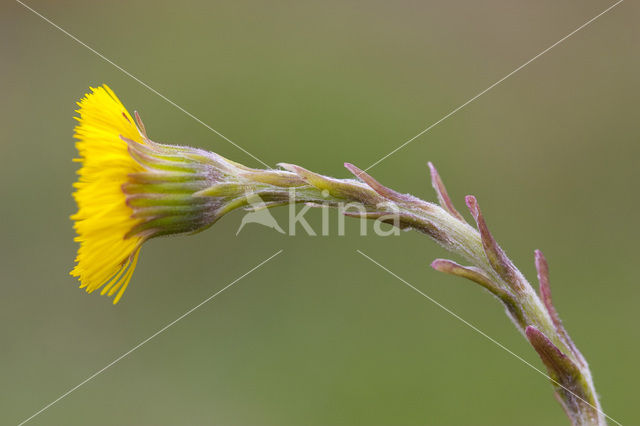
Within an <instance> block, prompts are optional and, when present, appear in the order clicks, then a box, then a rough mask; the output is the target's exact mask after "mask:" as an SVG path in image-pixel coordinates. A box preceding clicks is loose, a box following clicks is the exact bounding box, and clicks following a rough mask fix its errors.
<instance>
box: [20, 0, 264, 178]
mask: <svg viewBox="0 0 640 426" xmlns="http://www.w3.org/2000/svg"><path fill="white" fill-rule="evenodd" d="M16 2H18V3H20V4H21V5H22V6H24V7H25V8H26V9H28V10H30V11H31V12H33V13H34V14H36V15H37V16H39V17H40V18H42V19H43V20H44V21H46V22H48V23H49V24H51V25H52V26H53V27H55V28H56V29H58V30H60V31H61V32H63V33H64V34H66V35H67V36H69V37H70V38H71V39H73V40H74V41H76V42H77V43H79V44H80V45H82V46H84V47H86V48H87V49H89V50H90V51H91V52H93V53H95V54H96V55H98V56H99V57H100V58H102V59H103V60H104V61H106V62H108V63H110V64H111V65H113V66H114V67H116V68H117V69H119V70H120V71H122V72H123V73H124V74H126V75H127V76H129V77H131V78H132V79H134V80H135V81H137V82H138V83H140V84H141V85H142V86H144V87H145V88H147V89H148V90H149V91H151V92H153V93H155V94H156V95H158V96H160V97H161V98H162V99H164V100H165V101H167V102H168V103H169V104H171V105H172V106H174V107H176V108H177V109H179V110H180V111H182V112H183V113H185V114H186V115H188V116H189V117H191V118H193V119H194V120H195V121H197V122H198V123H200V124H202V125H203V126H204V127H206V128H207V129H209V130H211V131H212V132H213V133H215V134H216V135H218V136H220V137H221V138H222V139H224V140H225V141H227V142H229V143H230V144H231V145H233V146H235V147H236V148H238V149H239V150H240V151H242V152H244V153H245V154H247V155H248V156H250V157H251V158H253V159H254V160H256V161H258V162H259V163H261V164H262V165H263V166H265V167H266V168H270V167H269V165H268V164H267V163H265V162H264V161H262V160H261V159H259V158H258V157H256V156H255V155H253V154H252V153H250V152H249V151H247V150H246V149H244V148H243V147H241V146H240V145H238V144H237V143H235V142H234V141H232V140H231V139H229V138H228V137H226V136H225V135H223V134H222V133H220V132H219V131H217V130H216V129H214V128H213V127H211V126H209V125H208V124H207V123H205V122H204V121H202V120H200V119H199V118H198V117H196V116H195V115H193V114H191V113H190V112H189V111H187V110H186V109H184V108H182V107H181V106H180V105H178V104H176V103H175V102H173V101H172V100H171V99H169V98H167V97H166V96H165V95H163V94H162V93H160V92H158V91H157V90H156V89H154V88H153V87H151V86H149V85H148V84H147V83H145V82H144V81H142V80H140V79H139V78H138V77H136V76H135V75H133V74H131V73H130V72H129V71H127V70H125V69H124V68H122V67H121V66H120V65H118V64H116V63H115V62H113V61H112V60H111V59H109V58H107V57H106V56H104V55H103V54H102V53H100V52H98V51H97V50H95V49H94V48H93V47H91V46H89V45H88V44H86V43H84V42H83V41H82V40H80V39H79V38H78V37H76V36H74V35H73V34H71V33H70V32H68V31H67V30H65V29H64V28H62V27H60V26H59V25H57V24H55V23H54V22H53V21H51V20H50V19H49V18H47V17H46V16H44V15H42V14H41V13H40V12H38V11H37V10H35V9H33V8H31V7H30V6H28V5H26V4H25V3H23V2H22V1H20V0H16Z"/></svg>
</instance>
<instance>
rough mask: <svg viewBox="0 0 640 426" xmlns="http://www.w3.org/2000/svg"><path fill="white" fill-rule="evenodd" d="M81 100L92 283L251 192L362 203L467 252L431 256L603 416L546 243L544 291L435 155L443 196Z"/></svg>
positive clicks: (369, 211) (372, 214)
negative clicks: (491, 303) (559, 304)
mask: <svg viewBox="0 0 640 426" xmlns="http://www.w3.org/2000/svg"><path fill="white" fill-rule="evenodd" d="M79 105H80V109H79V110H78V112H79V113H80V117H79V118H77V119H78V121H79V122H80V124H79V125H78V126H77V127H76V133H75V136H76V138H77V139H78V142H77V144H76V146H77V148H78V152H79V153H80V158H79V159H78V160H77V161H79V162H81V163H82V167H81V168H80V170H79V171H78V175H79V177H78V182H76V183H75V185H74V186H75V188H76V192H75V193H74V197H75V199H76V202H77V204H78V212H77V213H76V214H75V215H73V216H72V219H73V220H74V221H75V229H76V231H77V233H78V236H77V238H76V240H77V241H79V242H80V248H79V250H78V256H77V258H76V261H77V265H76V267H75V269H74V270H73V271H72V272H71V275H74V276H77V277H78V278H79V279H80V287H81V288H85V289H86V290H87V292H93V291H95V290H98V289H102V290H101V293H102V294H108V295H109V296H113V295H115V298H114V304H115V303H117V302H118V301H119V300H120V298H121V297H122V294H123V293H124V291H125V289H126V288H127V285H128V284H129V281H130V280H131V275H132V274H133V271H134V269H135V267H136V262H137V260H138V255H139V253H140V248H141V246H142V245H143V243H144V242H145V241H147V240H149V239H150V238H153V237H156V236H160V235H171V234H180V233H192V232H199V231H201V230H203V229H205V228H207V227H208V226H210V225H212V224H213V223H214V222H215V221H216V220H218V219H219V218H220V217H222V216H223V215H224V214H226V213H227V212H230V211H232V210H234V209H236V208H238V207H242V206H246V205H247V204H250V201H249V200H251V199H255V197H259V198H260V200H261V201H262V203H261V204H260V206H262V207H273V206H278V205H282V204H287V203H308V204H310V205H311V206H320V205H323V206H327V205H328V206H334V207H341V206H344V205H345V204H346V205H349V204H354V203H356V204H357V206H358V207H360V208H359V209H357V211H355V212H353V211H347V210H342V212H343V214H345V215H347V216H354V217H360V218H367V219H374V220H379V221H382V222H387V223H390V224H391V225H392V226H395V227H398V228H401V229H414V230H416V231H419V232H422V233H425V234H426V235H428V236H430V237H431V238H432V239H434V240H435V241H436V242H438V243H439V244H441V245H442V246H443V247H444V248H446V249H447V250H449V251H451V252H453V253H456V254H457V255H459V256H460V257H462V258H464V259H466V261H468V262H469V265H468V266H463V265H460V264H458V263H456V262H454V261H452V260H448V259H437V260H436V261H434V262H433V264H432V266H433V267H434V268H435V269H436V270H438V271H442V272H445V273H448V274H453V275H457V276H461V277H464V278H467V279H470V280H472V281H475V282H476V283H478V284H480V285H481V286H482V287H484V288H485V289H487V290H488V291H490V292H491V293H493V294H494V295H495V296H497V298H498V299H499V300H500V302H501V303H502V304H503V305H504V306H505V308H506V311H507V314H508V315H509V316H510V317H511V319H512V320H513V322H514V324H515V325H516V327H517V328H518V329H520V331H522V333H523V334H524V335H525V336H526V338H527V340H528V341H529V343H530V344H531V345H532V346H533V347H534V349H535V350H536V351H537V352H538V354H539V355H540V357H541V359H542V361H543V362H544V364H545V366H546V367H547V371H548V373H549V378H550V379H551V381H552V383H553V385H554V388H555V391H556V395H557V398H558V400H559V401H560V402H561V404H562V406H563V408H564V409H565V411H566V413H567V415H568V416H569V418H570V419H571V421H572V424H574V425H585V426H586V425H604V424H606V422H605V418H604V413H603V412H602V411H601V410H600V404H599V401H598V397H597V394H596V392H595V387H594V385H593V380H592V378H591V372H590V371H589V367H588V365H587V363H586V361H585V359H584V357H583V356H582V354H581V353H580V352H579V351H578V349H577V348H576V346H575V344H574V343H573V341H572V340H571V339H570V338H569V334H568V333H567V331H566V330H565V329H564V327H563V326H562V323H561V321H560V319H559V317H558V314H557V312H556V310H555V308H554V307H553V304H552V303H551V293H550V288H549V276H548V267H547V263H546V260H545V259H544V257H543V256H542V253H540V252H536V268H537V270H538V278H539V281H540V295H538V294H537V293H536V291H535V290H534V289H533V288H532V286H531V285H530V284H529V282H528V281H527V280H526V278H525V277H524V275H523V274H522V273H521V272H520V271H519V270H518V269H517V268H516V267H515V266H514V264H513V263H512V262H511V260H510V259H509V258H508V257H507V255H506V254H505V252H504V251H503V250H502V248H501V247H500V246H499V245H498V243H497V242H496V240H495V239H494V238H493V236H492V235H491V233H490V232H489V228H488V226H487V223H486V222H485V219H484V217H483V215H482V213H481V211H480V208H479V206H478V202H477V200H476V199H475V197H473V196H467V197H466V198H465V201H466V204H467V207H468V208H469V211H470V213H471V215H472V216H473V218H474V220H475V223H476V227H473V226H471V225H470V224H469V223H468V222H467V221H466V220H465V219H464V217H463V216H462V215H461V214H460V213H459V212H458V211H457V210H456V209H455V207H454V205H453V202H452V200H451V198H449V195H448V194H447V191H446V189H445V187H444V184H443V183H442V180H441V179H440V176H439V175H438V172H437V171H436V169H435V168H434V167H433V165H431V163H429V166H430V168H431V178H432V184H433V186H434V189H435V190H436V194H437V196H438V201H439V204H440V205H437V204H434V203H429V202H427V201H423V200H420V199H418V198H416V197H414V196H412V195H409V194H401V193H398V192H396V191H394V190H392V189H390V188H387V187H385V186H383V185H382V184H380V183H379V182H378V181H376V180H375V179H374V178H373V177H372V176H369V175H368V174H367V173H366V172H365V171H363V170H360V169H358V168H357V167H356V166H354V165H352V164H349V163H345V167H346V168H347V169H348V170H349V171H350V172H351V173H352V174H353V175H354V176H355V178H356V179H335V178H331V177H328V176H322V175H319V174H317V173H314V172H312V171H310V170H306V169H304V168H302V167H299V166H296V165H294V164H286V163H281V164H280V166H281V167H282V168H284V169H285V170H273V169H266V170H260V169H251V168H249V167H245V166H243V165H241V164H238V163H235V162H233V161H230V160H227V159H226V158H224V157H221V156H220V155H218V154H215V153H213V152H207V151H204V150H200V149H195V148H189V147H184V146H173V145H164V144H159V143H156V142H153V141H151V140H150V139H149V138H148V137H147V133H146V130H145V128H144V125H143V124H142V121H141V120H140V117H139V116H138V114H137V113H136V114H135V120H134V118H133V117H132V116H131V115H130V114H129V113H128V112H127V110H126V109H125V108H124V106H123V105H122V103H121V102H120V101H119V100H118V98H117V97H116V95H115V94H114V93H113V92H112V91H111V89H109V88H108V87H107V86H102V87H98V88H95V89H92V93H90V94H88V95H87V96H86V97H85V98H84V99H82V100H81V101H80V102H79ZM255 208H261V207H259V206H256V207H255ZM367 257H368V256H367ZM376 263H377V262H376Z"/></svg>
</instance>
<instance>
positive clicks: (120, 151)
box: [71, 85, 146, 304]
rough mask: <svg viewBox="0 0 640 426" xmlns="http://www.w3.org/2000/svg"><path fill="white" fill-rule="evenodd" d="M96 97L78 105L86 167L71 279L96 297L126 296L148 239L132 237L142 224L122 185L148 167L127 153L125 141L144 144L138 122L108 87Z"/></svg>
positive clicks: (95, 92) (81, 174)
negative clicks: (134, 229)
mask: <svg viewBox="0 0 640 426" xmlns="http://www.w3.org/2000/svg"><path fill="white" fill-rule="evenodd" d="M91 90H92V93H90V94H88V95H86V96H85V98H83V99H82V100H81V101H80V102H78V105H79V106H80V109H79V110H77V112H78V113H79V114H80V117H75V118H76V119H77V120H78V122H79V124H78V125H77V126H76V128H75V138H76V139H78V141H77V142H76V148H77V149H78V153H79V154H80V158H79V159H77V160H76V161H79V162H80V163H82V167H81V168H80V170H79V171H78V181H77V182H76V183H75V184H74V187H75V188H76V191H75V193H74V194H73V196H74V198H75V200H76V203H77V204H78V212H77V213H76V214H74V215H73V216H71V219H73V220H74V221H75V225H74V228H75V230H76V232H77V234H78V236H77V237H76V238H75V240H76V241H78V242H80V248H79V249H78V255H77V257H76V262H77V265H76V267H75V268H74V269H73V271H71V275H73V276H76V277H78V278H79V280H80V288H85V289H86V291H87V292H88V293H91V292H93V291H95V290H97V289H99V288H101V287H102V291H101V294H106V293H108V295H109V296H113V295H114V294H115V293H116V292H117V295H116V297H115V299H114V301H113V303H114V304H115V303H117V302H118V301H119V300H120V298H121V297H122V294H123V293H124V291H125V289H126V288H127V285H128V284H129V281H130V280H131V275H132V274H133V271H134V269H135V267H136V262H137V260H138V254H139V252H140V246H141V245H142V243H143V242H144V241H145V239H146V237H145V235H132V236H129V235H128V234H129V232H130V231H131V230H132V229H133V228H134V227H135V226H136V225H137V224H138V223H139V222H140V220H139V219H135V218H133V210H132V208H131V207H129V206H128V205H127V203H126V194H125V193H124V192H123V188H122V187H123V185H124V184H125V183H127V182H128V180H129V175H130V174H132V173H137V172H142V171H143V170H144V168H143V167H142V166H141V165H140V164H139V163H138V162H136V161H135V160H134V159H133V158H132V157H131V155H130V154H129V151H128V144H127V142H125V141H124V140H123V139H122V138H121V136H123V137H125V138H127V139H129V140H131V141H134V142H136V143H139V144H144V139H145V138H144V136H143V135H142V134H141V132H140V131H139V129H138V128H137V127H136V125H135V124H134V121H133V118H132V117H131V115H130V114H129V113H128V112H127V110H126V109H125V108H124V106H123V105H122V103H121V102H120V100H119V99H118V98H117V97H116V95H115V94H114V93H113V91H111V89H110V88H109V87H107V86H106V85H105V86H102V87H97V88H92V89H91Z"/></svg>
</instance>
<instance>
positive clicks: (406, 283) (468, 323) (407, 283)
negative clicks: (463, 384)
mask: <svg viewBox="0 0 640 426" xmlns="http://www.w3.org/2000/svg"><path fill="white" fill-rule="evenodd" d="M356 251H357V252H358V253H360V254H361V255H362V256H364V257H366V258H367V259H369V260H370V261H371V262H373V263H375V264H376V265H378V266H379V267H380V268H382V269H384V270H385V271H387V272H388V273H389V274H391V275H392V276H394V277H395V278H397V279H398V280H400V281H402V283H404V284H405V285H406V286H407V287H409V288H411V289H412V290H414V291H416V292H417V293H419V294H420V295H422V296H423V297H425V298H426V299H428V300H429V301H430V302H431V303H433V304H434V305H436V306H438V307H439V308H441V309H443V310H444V311H445V312H447V313H448V314H450V315H451V316H453V317H454V318H456V319H457V320H459V321H461V322H462V323H463V324H465V325H466V326H468V327H470V328H471V329H472V330H474V331H475V332H477V333H478V334H480V335H482V336H484V337H486V338H487V339H489V340H490V341H491V342H493V343H495V344H496V345H497V346H498V347H500V348H501V349H503V350H505V351H506V352H508V353H509V354H511V355H513V356H514V357H515V358H516V359H518V360H520V361H522V362H523V363H524V364H525V365H527V366H529V367H531V368H532V369H534V370H535V371H537V372H538V373H540V374H542V375H543V376H544V377H546V378H547V379H549V380H550V381H551V382H553V383H555V384H556V385H558V386H560V387H561V388H563V389H564V390H566V391H567V392H569V393H570V394H572V395H573V396H575V397H576V398H578V399H580V400H581V401H582V402H584V403H585V404H587V405H589V406H590V407H592V408H593V409H594V410H596V411H597V412H599V413H600V414H602V415H603V416H605V417H606V418H608V419H609V420H611V421H612V422H614V423H615V424H617V425H619V426H622V424H621V423H619V422H618V421H616V420H615V419H613V418H611V417H609V416H608V415H607V414H606V413H605V412H604V411H601V410H600V409H599V408H597V407H594V406H593V405H591V404H590V403H589V402H588V401H585V400H584V399H583V398H581V397H580V396H579V395H576V394H575V393H574V392H572V391H571V390H570V389H567V388H566V387H564V386H562V385H561V384H560V383H558V382H557V381H556V380H554V379H552V378H551V377H549V375H547V373H545V372H544V371H542V370H540V369H539V368H537V367H536V366H534V365H533V364H531V363H530V362H529V361H527V360H526V359H524V358H522V357H521V356H520V355H518V354H516V353H515V352H513V351H512V350H511V349H509V348H507V347H506V346H505V345H503V344H502V343H500V342H498V341H497V340H496V339H494V338H493V337H491V336H489V335H488V334H487V333H485V332H484V331H482V330H480V329H479V328H478V327H476V326H475V325H473V324H471V323H470V322H469V321H467V320H465V319H464V318H462V317H461V316H460V315H458V314H456V313H455V312H453V311H452V310H451V309H449V308H447V307H446V306H444V305H442V304H441V303H440V302H438V301H437V300H435V299H433V298H432V297H430V296H429V295H428V294H426V293H424V292H423V291H422V290H419V289H418V288H416V287H415V286H413V285H411V284H410V283H409V282H407V281H406V280H404V279H403V278H402V277H400V276H398V275H396V274H395V273H393V272H392V271H391V270H389V269H388V268H386V267H385V266H383V265H381V264H380V263H378V262H377V261H375V260H373V259H372V258H371V257H369V256H367V255H366V254H364V253H363V252H362V251H360V250H356Z"/></svg>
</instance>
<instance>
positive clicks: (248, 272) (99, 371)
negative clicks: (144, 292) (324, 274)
mask: <svg viewBox="0 0 640 426" xmlns="http://www.w3.org/2000/svg"><path fill="white" fill-rule="evenodd" d="M282 252H283V249H280V250H278V251H277V252H276V253H274V254H272V255H271V256H270V257H268V258H267V259H265V260H263V261H262V262H260V263H259V264H257V265H256V266H254V267H253V268H251V269H250V270H248V271H247V272H245V273H244V274H242V275H240V276H239V277H238V278H236V279H235V280H233V281H232V282H230V283H229V284H227V285H226V286H225V287H223V288H222V290H218V291H217V292H215V293H214V294H212V295H211V296H209V297H207V298H206V299H204V300H203V301H202V302H200V303H198V304H197V305H196V306H194V307H193V308H191V309H189V310H188V311H187V312H185V313H184V314H182V315H180V316H179V317H178V318H176V319H175V320H173V321H171V322H170V323H169V324H167V325H165V326H164V327H162V328H161V329H160V330H158V331H156V332H155V333H153V334H152V335H151V336H149V337H147V338H146V339H144V340H143V341H142V342H140V343H138V344H137V345H135V346H134V347H133V348H131V349H129V350H128V351H127V352H125V353H123V354H122V355H120V356H119V357H117V358H116V359H114V360H113V361H111V362H110V363H109V364H107V365H105V366H104V367H102V368H101V369H100V370H98V371H96V372H95V373H93V374H92V375H90V376H89V377H87V378H86V379H84V380H83V381H82V382H80V383H78V384H77V385H75V386H74V387H72V388H71V389H69V390H68V391H66V392H65V393H63V394H62V395H60V396H59V397H58V398H56V399H54V400H53V401H51V402H50V403H48V404H47V405H45V406H44V407H42V408H41V409H40V410H39V411H37V412H36V413H34V414H33V415H31V416H30V417H28V418H26V419H25V420H23V421H22V422H20V423H19V424H18V426H22V425H23V424H25V423H27V422H28V421H30V420H31V419H33V418H34V417H36V416H37V415H39V414H41V413H42V412H44V411H45V410H47V409H49V408H50V407H51V406H52V405H54V404H55V403H57V402H58V401H60V400H61V399H63V398H65V397H66V396H68V395H69V394H70V393H72V392H74V391H75V390H77V389H78V388H79V387H80V386H82V385H84V384H85V383H87V382H89V381H91V380H92V379H94V378H95V377H96V376H98V375H99V374H101V373H103V372H104V371H105V370H106V369H107V368H109V367H111V366H113V365H114V364H116V363H117V362H119V361H121V360H122V359H123V358H125V357H126V356H128V355H130V354H131V353H132V352H133V351H135V350H136V349H138V348H140V347H141V346H143V345H144V344H146V343H147V342H149V341H150V340H151V339H153V338H154V337H156V336H157V335H159V334H161V333H163V332H164V331H166V330H167V329H168V328H169V327H171V326H173V325H174V324H175V323H177V322H178V321H180V320H182V319H183V318H185V317H186V316H187V315H190V314H191V313H193V312H194V311H195V310H196V309H198V308H200V307H201V306H202V305H204V304H205V303H207V302H209V301H210V300H211V299H213V298H214V297H216V296H217V295H219V294H220V293H222V292H223V291H225V290H226V289H228V288H229V287H231V286H232V285H234V284H235V283H237V282H238V281H240V280H241V279H243V278H244V277H246V276H247V275H249V274H250V273H252V272H253V271H255V270H256V269H258V268H259V267H261V266H262V265H264V264H265V263H267V262H269V261H270V260H271V259H273V258H274V257H276V256H277V255H279V254H280V253H282Z"/></svg>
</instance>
